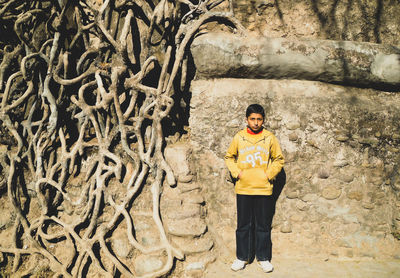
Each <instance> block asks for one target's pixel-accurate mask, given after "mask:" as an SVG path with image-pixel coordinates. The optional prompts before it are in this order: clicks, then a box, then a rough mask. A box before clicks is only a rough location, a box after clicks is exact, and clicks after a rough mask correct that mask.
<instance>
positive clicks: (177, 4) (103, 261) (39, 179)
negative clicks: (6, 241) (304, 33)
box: [0, 0, 242, 277]
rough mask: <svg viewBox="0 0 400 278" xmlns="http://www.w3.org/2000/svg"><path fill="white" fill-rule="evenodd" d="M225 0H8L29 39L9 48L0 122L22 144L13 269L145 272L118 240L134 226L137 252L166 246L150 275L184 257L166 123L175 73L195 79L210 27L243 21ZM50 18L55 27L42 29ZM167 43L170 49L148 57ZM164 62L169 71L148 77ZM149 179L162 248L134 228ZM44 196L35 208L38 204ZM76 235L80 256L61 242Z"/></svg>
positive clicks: (12, 169) (12, 175)
mask: <svg viewBox="0 0 400 278" xmlns="http://www.w3.org/2000/svg"><path fill="white" fill-rule="evenodd" d="M28 2H29V3H30V4H28ZM155 2H157V1H155ZM221 2H222V1H220V0H219V1H202V0H199V1H194V0H190V1H189V0H179V1H172V0H161V1H160V2H159V3H158V4H157V3H154V5H150V1H111V0H104V1H18V0H13V1H2V2H1V3H0V17H1V18H2V20H3V21H4V22H6V23H7V24H9V25H10V26H11V25H12V26H13V27H14V30H15V38H14V40H15V41H16V42H18V43H16V44H15V45H10V46H7V47H5V48H4V49H3V51H2V55H1V56H0V57H1V59H2V60H1V64H0V97H1V108H0V121H1V124H2V125H3V126H5V127H6V128H7V129H8V131H9V132H10V134H12V135H13V137H14V139H15V141H16V143H17V145H16V146H15V145H14V143H13V142H10V146H9V148H10V149H11V150H12V151H11V152H9V153H8V158H7V163H8V165H7V170H8V171H7V193H8V201H9V203H10V205H11V206H12V208H13V210H14V212H15V215H16V218H15V220H14V222H13V226H12V229H13V240H12V242H10V245H9V246H0V252H1V253H2V254H3V255H7V256H12V257H13V260H12V265H13V272H16V273H18V271H20V274H24V275H28V274H31V273H33V271H34V269H33V268H29V269H24V270H22V269H21V265H23V264H24V262H26V261H27V260H23V259H22V257H23V256H28V257H29V256H30V255H32V254H40V255H41V256H43V257H45V258H46V259H47V261H48V262H49V268H50V270H51V271H52V272H53V273H54V274H55V276H57V275H63V276H64V277H83V276H85V275H86V274H87V273H88V272H90V273H96V272H98V273H100V274H102V275H104V276H106V277H114V276H115V275H116V273H120V274H122V275H123V276H126V277H137V276H138V274H137V273H136V271H135V269H134V267H133V264H132V263H130V262H129V261H127V260H124V259H123V258H119V257H118V256H117V255H116V252H115V251H114V250H113V248H112V245H110V240H111V239H112V238H113V233H114V232H115V230H117V229H125V234H126V236H127V239H128V243H129V244H130V245H131V246H132V247H133V248H134V250H135V252H136V254H140V253H142V254H165V255H166V259H165V261H164V264H163V266H162V267H161V268H160V269H158V270H156V271H154V272H150V273H146V274H143V275H142V276H141V277H159V276H163V275H165V274H167V273H169V272H170V271H171V269H172V267H173V263H174V260H175V259H180V260H182V259H184V254H183V252H182V251H181V250H179V249H178V248H177V247H175V246H173V245H172V244H171V243H170V241H169V238H168V234H167V232H166V229H165V227H164V225H163V221H162V219H161V217H160V198H161V193H162V186H163V184H164V182H165V183H166V184H168V185H174V184H175V183H176V181H175V177H174V174H173V172H172V170H171V168H170V167H169V165H168V164H167V163H166V161H165V159H164V155H163V146H164V144H165V142H164V134H163V126H162V125H163V120H164V119H165V118H166V117H168V115H169V114H170V112H171V109H172V108H173V106H174V105H175V104H174V101H173V99H172V97H171V96H172V95H174V94H177V93H179V92H178V91H180V86H178V87H177V88H175V87H174V84H175V83H174V81H175V80H176V78H177V76H180V77H181V79H182V81H181V80H179V82H178V83H179V84H180V83H181V82H183V83H182V84H185V83H186V82H187V80H186V76H187V75H186V71H187V64H186V60H185V59H186V55H187V51H188V45H189V44H190V42H191V40H192V39H193V37H194V36H195V35H196V33H197V32H198V31H199V29H200V28H202V26H204V24H206V23H207V22H210V21H213V20H219V19H225V20H226V21H227V22H230V25H232V26H234V27H236V28H237V29H238V30H242V29H241V27H240V24H239V23H238V22H236V21H235V19H234V18H232V14H231V13H222V12H219V13H214V12H211V9H212V8H214V7H215V6H217V5H218V4H220V3H221ZM62 3H67V4H62ZM59 5H64V6H59ZM15 7H19V8H15ZM182 7H184V9H182ZM183 10H185V11H186V13H185V14H183V12H182V11H183ZM188 10H189V11H188ZM50 11H51V15H50V16H47V15H48V14H49V12H50ZM146 17H147V18H146ZM41 24H42V25H43V24H44V25H45V26H46V30H47V32H46V33H43V34H38V33H37V32H40V30H42V29H40V28H38V26H41ZM135 32H137V33H135ZM39 35H41V36H39ZM33 37H35V40H37V39H38V37H40V39H41V46H40V47H37V44H35V41H34V39H33ZM162 48H165V49H166V53H165V54H164V55H163V56H162V57H159V56H157V55H150V56H148V55H147V53H156V52H157V51H160V49H162ZM138 51H140V52H141V53H137V52H138ZM143 53H146V56H145V57H143V56H141V55H139V54H143ZM184 61H185V62H184ZM182 65H183V67H182ZM159 66H161V68H160V72H159V73H158V80H153V82H149V81H148V78H149V76H151V75H154V73H155V72H156V73H157V71H156V69H157V68H158V67H159ZM152 78H153V79H154V77H152ZM16 84H17V85H18V84H19V85H18V86H17V85H16ZM3 85H5V86H3ZM182 87H183V86H182ZM146 130H147V131H146ZM127 163H130V164H131V165H132V168H133V169H132V171H131V172H129V173H127V172H126V169H127V166H126V165H127ZM128 174H129V176H127V175H128ZM77 181H78V182H79V183H80V184H79V185H78V186H79V188H80V189H79V190H78V191H77V190H74V186H75V187H76V185H75V184H74V183H76V182H77ZM144 186H150V188H151V195H152V205H151V210H152V213H151V217H152V221H153V223H154V225H155V227H156V230H157V231H158V234H159V239H160V242H159V243H158V244H157V245H155V246H144V245H143V244H142V243H140V242H139V240H138V239H137V238H136V236H135V233H134V229H135V228H134V227H135V223H134V219H133V217H132V208H133V207H135V200H136V199H137V198H138V196H139V195H140V193H141V191H142V190H143V187H144ZM27 192H29V194H28V193H27ZM117 193H118V196H119V197H118V198H115V196H114V195H115V194H117ZM34 204H35V205H36V206H37V207H36V208H38V209H37V210H36V211H32V209H29V206H33V205H34ZM139 213H140V212H139ZM63 244H64V245H63ZM65 245H68V246H69V247H70V248H69V249H70V250H69V251H68V252H67V253H68V254H69V256H62V254H60V252H56V251H55V250H57V247H55V246H62V247H63V246H64V248H65ZM59 250H60V249H59ZM61 253H62V252H61Z"/></svg>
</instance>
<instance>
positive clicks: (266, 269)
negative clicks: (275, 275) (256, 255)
mask: <svg viewBox="0 0 400 278" xmlns="http://www.w3.org/2000/svg"><path fill="white" fill-rule="evenodd" d="M258 265H259V266H260V267H261V268H262V270H263V271H264V272H271V271H273V270H274V266H273V265H272V264H271V263H270V262H269V261H259V262H258Z"/></svg>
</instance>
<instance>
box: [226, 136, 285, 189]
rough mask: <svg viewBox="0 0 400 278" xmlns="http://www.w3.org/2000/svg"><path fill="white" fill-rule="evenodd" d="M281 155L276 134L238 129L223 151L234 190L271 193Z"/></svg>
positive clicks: (281, 161)
mask: <svg viewBox="0 0 400 278" xmlns="http://www.w3.org/2000/svg"><path fill="white" fill-rule="evenodd" d="M284 162H285V161H284V158H283V155H282V151H281V147H280V146H279V142H278V140H277V139H276V137H275V136H274V135H273V134H272V133H271V132H269V131H267V130H265V129H263V130H262V131H261V132H260V133H258V134H250V133H248V132H247V128H246V129H243V130H241V131H239V132H238V133H237V134H236V135H235V136H234V137H233V140H232V143H231V145H230V146H229V148H228V151H227V152H226V155H225V163H226V165H227V166H228V169H229V171H230V172H231V174H232V176H233V177H234V178H237V177H238V175H239V173H240V172H241V173H242V175H241V177H240V179H239V180H238V181H237V182H236V185H235V193H236V194H241V195H271V194H272V187H273V186H272V184H271V183H270V181H272V180H273V179H274V178H275V177H276V175H277V174H278V173H279V172H280V171H281V169H282V167H283V164H284Z"/></svg>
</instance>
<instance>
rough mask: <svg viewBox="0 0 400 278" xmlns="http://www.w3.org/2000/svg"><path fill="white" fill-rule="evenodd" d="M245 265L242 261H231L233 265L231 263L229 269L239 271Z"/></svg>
mask: <svg viewBox="0 0 400 278" xmlns="http://www.w3.org/2000/svg"><path fill="white" fill-rule="evenodd" d="M246 263H247V262H246V261H242V260H239V259H236V260H234V261H233V263H232V265H231V269H232V270H233V271H238V270H241V269H243V268H244V266H245V265H246Z"/></svg>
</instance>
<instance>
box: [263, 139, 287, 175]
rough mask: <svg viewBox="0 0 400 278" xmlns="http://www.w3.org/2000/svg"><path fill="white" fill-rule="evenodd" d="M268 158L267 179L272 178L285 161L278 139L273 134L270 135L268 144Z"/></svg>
mask: <svg viewBox="0 0 400 278" xmlns="http://www.w3.org/2000/svg"><path fill="white" fill-rule="evenodd" d="M270 159H271V164H270V165H269V167H268V169H267V171H266V174H267V177H268V180H273V179H274V178H275V177H276V175H278V174H279V172H280V171H281V170H282V167H283V164H284V163H285V159H284V158H283V155H282V150H281V147H280V145H279V142H278V139H276V137H275V136H274V135H272V140H271V146H270Z"/></svg>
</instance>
